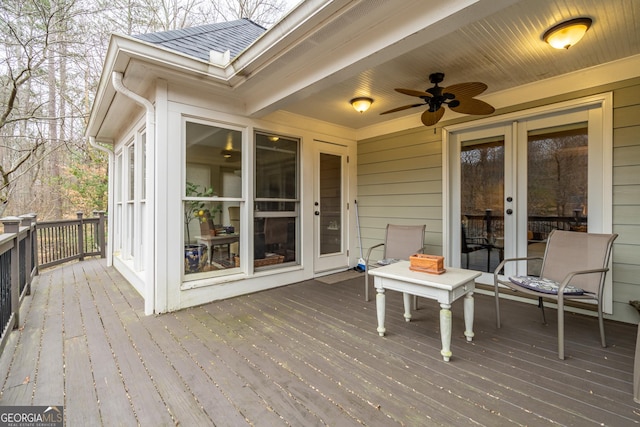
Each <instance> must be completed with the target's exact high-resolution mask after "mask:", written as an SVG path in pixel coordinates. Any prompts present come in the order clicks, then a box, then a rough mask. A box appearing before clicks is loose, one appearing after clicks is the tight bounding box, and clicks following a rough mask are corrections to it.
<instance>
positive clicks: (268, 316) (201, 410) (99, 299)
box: [0, 260, 640, 426]
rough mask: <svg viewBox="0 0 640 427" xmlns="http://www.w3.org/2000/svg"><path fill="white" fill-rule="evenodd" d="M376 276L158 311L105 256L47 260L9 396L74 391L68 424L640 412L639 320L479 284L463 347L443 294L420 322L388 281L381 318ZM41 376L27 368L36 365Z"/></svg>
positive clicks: (590, 421) (8, 366)
mask: <svg viewBox="0 0 640 427" xmlns="http://www.w3.org/2000/svg"><path fill="white" fill-rule="evenodd" d="M363 287H364V277H363V276H359V277H357V278H354V279H349V280H345V281H342V282H338V283H333V284H328V283H323V282H321V281H315V280H310V281H306V282H302V283H298V284H294V285H289V286H285V287H281V288H277V289H272V290H270V291H265V292H260V293H256V294H252V295H246V296H242V297H237V298H231V299H228V300H224V301H217V302H213V303H210V304H205V305H203V306H200V307H194V308H190V309H186V310H182V311H179V312H176V313H167V314H162V315H157V316H144V304H143V301H142V298H140V296H139V295H138V294H137V292H136V291H135V290H134V289H133V288H132V287H131V286H129V285H128V284H127V283H126V282H125V280H124V279H123V278H122V277H121V276H120V275H119V274H118V273H117V272H116V271H115V270H113V269H112V268H108V267H106V266H105V263H104V260H87V261H83V262H75V263H69V264H65V265H62V266H59V267H56V268H54V269H50V270H47V271H45V272H43V273H42V274H41V275H40V276H39V277H38V279H37V280H36V281H35V283H34V284H33V293H32V295H31V296H27V297H26V298H27V299H26V300H25V302H24V303H23V306H22V308H21V316H22V317H21V321H20V329H19V330H17V331H15V332H14V333H13V335H12V336H11V337H10V339H9V340H8V343H7V347H6V348H5V351H4V352H3V354H2V355H0V375H1V376H2V378H3V381H2V396H1V398H0V405H23V404H25V405H33V404H39V405H40V404H42V405H46V404H60V403H63V404H64V407H65V416H66V420H67V425H96V424H101V425H106V426H109V425H136V424H137V425H142V426H151V425H153V426H170V425H177V424H180V425H213V426H248V425H254V426H275V425H295V426H298V425H300V426H302V425H304V426H337V425H340V426H351V425H353V426H361V425H368V426H393V425H404V426H423V425H456V426H465V425H469V426H471V425H474V426H478V425H486V426H493V425H542V424H561V425H570V426H585V425H587V426H588V425H606V426H623V425H640V405H639V404H637V403H635V402H634V401H633V396H632V388H633V386H632V371H633V358H634V351H635V336H636V331H637V329H636V326H635V325H628V324H622V323H619V322H610V321H605V329H606V332H607V340H608V344H609V346H608V347H607V348H601V347H600V345H599V337H598V326H597V319H596V318H593V317H588V316H583V315H576V314H568V315H567V318H566V354H567V359H566V360H564V361H562V360H558V359H557V353H556V346H557V343H556V338H555V337H556V326H555V325H556V318H555V311H554V310H552V309H547V320H548V321H549V324H548V325H546V326H545V325H542V323H541V316H540V312H539V309H538V308H536V307H535V306H528V305H525V304H523V303H520V302H515V301H504V302H502V304H501V305H502V317H503V327H502V328H501V329H496V327H495V313H494V308H493V299H492V297H489V296H487V295H478V294H476V295H475V302H476V304H475V306H476V307H475V322H474V332H475V337H474V341H473V342H471V343H468V342H466V340H465V337H464V333H463V332H464V322H463V315H462V313H463V307H462V302H461V301H456V302H455V303H454V304H453V305H452V313H453V331H452V344H451V350H452V352H453V356H452V358H451V362H449V363H446V362H444V361H443V360H442V358H441V356H440V346H441V343H440V333H439V306H438V304H437V303H435V302H433V301H428V300H421V301H420V309H419V310H418V311H415V312H414V313H413V318H412V321H411V322H408V323H407V322H405V321H404V318H403V311H404V310H403V306H402V297H401V294H399V293H397V292H387V321H386V328H387V333H386V335H385V337H379V336H378V334H377V331H376V326H377V324H376V310H375V302H374V301H371V302H364V300H363V291H364V289H363ZM27 377H28V378H29V380H28V381H25V379H26V378H27Z"/></svg>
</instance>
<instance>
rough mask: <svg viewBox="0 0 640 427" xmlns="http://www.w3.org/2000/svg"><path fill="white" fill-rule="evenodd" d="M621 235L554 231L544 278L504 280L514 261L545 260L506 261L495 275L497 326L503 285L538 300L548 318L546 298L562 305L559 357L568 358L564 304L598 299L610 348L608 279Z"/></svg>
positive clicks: (529, 258) (545, 259)
mask: <svg viewBox="0 0 640 427" xmlns="http://www.w3.org/2000/svg"><path fill="white" fill-rule="evenodd" d="M617 237H618V235H617V234H595V233H582V232H575V231H561V230H554V231H552V232H551V234H549V237H548V240H547V247H546V250H545V253H544V257H543V258H542V268H541V270H540V276H517V277H509V278H508V280H501V279H500V278H499V276H498V274H499V273H500V271H501V270H502V268H503V267H504V265H505V264H507V263H509V262H514V261H523V260H527V261H528V260H534V259H541V258H540V257H522V258H510V259H505V260H503V261H502V262H501V263H500V264H499V265H498V267H497V268H496V269H495V271H494V273H493V277H494V279H493V281H494V290H495V303H496V324H497V326H498V328H500V326H501V325H500V296H499V293H500V290H499V286H500V285H504V286H507V287H508V288H510V289H512V290H514V291H518V292H521V293H523V294H527V295H531V296H534V297H537V298H538V305H539V307H540V309H541V310H542V320H543V322H544V323H546V318H545V315H544V305H543V298H550V299H553V300H556V301H557V304H558V357H559V358H560V359H564V302H565V300H595V301H596V302H597V304H598V321H599V326H600V340H601V341H602V347H606V346H607V344H606V341H605V336H604V321H603V315H602V294H603V292H604V279H605V276H606V273H607V271H608V270H609V268H608V265H609V257H610V255H611V248H612V245H613V241H614V240H615V239H616V238H617Z"/></svg>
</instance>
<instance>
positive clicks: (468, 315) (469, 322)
mask: <svg viewBox="0 0 640 427" xmlns="http://www.w3.org/2000/svg"><path fill="white" fill-rule="evenodd" d="M473 309H474V306H473V292H469V293H468V294H466V295H465V296H464V335H465V336H466V337H467V341H469V342H471V340H473V315H474V313H473Z"/></svg>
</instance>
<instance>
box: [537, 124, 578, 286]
mask: <svg viewBox="0 0 640 427" xmlns="http://www.w3.org/2000/svg"><path fill="white" fill-rule="evenodd" d="M587 132H588V129H587V126H586V124H584V123H581V124H577V125H572V126H563V127H558V128H547V129H542V130H536V131H529V132H528V136H527V139H528V141H527V256H542V255H544V250H545V248H546V243H545V242H546V240H547V237H548V236H549V233H550V232H551V231H552V230H556V229H557V230H572V231H581V232H586V231H587V218H588V215H587V213H588V212H587V207H588V203H587V201H588V198H587V195H588V170H587V165H588V135H587ZM539 271H540V262H537V263H531V262H530V263H529V265H528V266H527V274H533V275H537V274H539Z"/></svg>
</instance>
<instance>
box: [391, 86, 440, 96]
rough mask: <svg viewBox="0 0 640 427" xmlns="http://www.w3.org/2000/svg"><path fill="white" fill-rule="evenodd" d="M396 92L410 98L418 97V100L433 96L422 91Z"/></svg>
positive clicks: (397, 89)
mask: <svg viewBox="0 0 640 427" xmlns="http://www.w3.org/2000/svg"><path fill="white" fill-rule="evenodd" d="M396 92H400V93H403V94H405V95H409V96H417V97H418V98H422V97H423V96H426V97H427V98H431V94H430V93H429V92H424V91H421V90H413V89H402V88H396Z"/></svg>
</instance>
